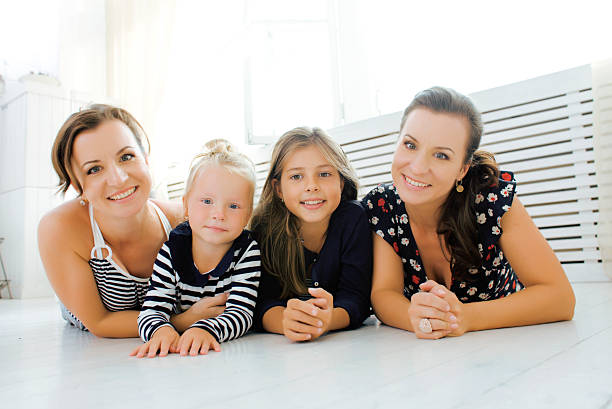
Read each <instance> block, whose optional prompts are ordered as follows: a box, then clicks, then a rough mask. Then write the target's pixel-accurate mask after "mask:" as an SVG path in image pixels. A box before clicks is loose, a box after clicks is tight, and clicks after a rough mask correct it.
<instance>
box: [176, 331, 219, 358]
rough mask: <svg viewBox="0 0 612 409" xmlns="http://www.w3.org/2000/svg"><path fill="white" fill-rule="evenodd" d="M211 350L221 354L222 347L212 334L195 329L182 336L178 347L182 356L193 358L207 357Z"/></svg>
mask: <svg viewBox="0 0 612 409" xmlns="http://www.w3.org/2000/svg"><path fill="white" fill-rule="evenodd" d="M211 349H214V350H215V352H221V346H220V345H219V343H218V342H217V340H216V339H215V337H213V336H212V335H211V334H210V332H208V331H206V330H204V329H202V328H195V327H194V328H189V329H188V330H187V331H185V332H184V333H183V335H181V338H180V339H179V341H178V346H177V351H178V352H179V354H181V356H186V355H187V354H189V355H191V356H197V355H198V354H200V355H206V354H208V351H209V350H211Z"/></svg>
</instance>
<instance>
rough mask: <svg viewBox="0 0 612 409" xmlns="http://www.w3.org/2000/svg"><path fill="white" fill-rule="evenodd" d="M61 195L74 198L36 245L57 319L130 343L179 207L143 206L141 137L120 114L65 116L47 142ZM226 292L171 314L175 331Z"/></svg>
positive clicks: (214, 310)
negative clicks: (58, 311) (58, 302)
mask: <svg viewBox="0 0 612 409" xmlns="http://www.w3.org/2000/svg"><path fill="white" fill-rule="evenodd" d="M51 158H52V161H53V167H54V168H55V171H56V173H57V175H58V177H59V186H60V191H61V192H62V193H65V192H66V191H67V190H68V188H69V187H70V186H72V187H73V188H74V189H75V190H76V191H77V192H78V194H79V197H78V198H76V199H73V200H70V201H67V202H66V203H63V204H62V205H60V206H58V207H56V208H55V209H53V210H51V211H50V212H49V213H47V214H46V215H45V216H44V217H43V218H42V219H41V221H40V224H39V226H38V246H39V250H40V256H41V258H42V262H43V265H44V267H45V270H46V273H47V277H48V278H49V281H50V282H51V285H52V286H53V289H54V290H55V292H56V294H57V296H58V297H59V299H60V300H61V302H62V305H61V308H62V314H63V316H64V318H65V319H66V320H67V321H68V322H70V323H71V324H73V325H75V326H76V327H78V328H80V329H83V330H86V329H88V330H90V331H91V332H92V333H94V334H95V335H97V336H101V337H113V338H117V337H137V336H138V325H137V321H136V320H137V317H138V313H139V310H140V307H141V306H142V303H143V301H144V297H145V294H146V292H147V289H148V285H149V277H150V276H151V273H152V272H153V263H154V261H155V257H156V256H157V252H158V251H159V249H160V247H161V246H162V244H163V243H164V242H165V241H166V240H167V239H168V234H169V233H170V230H171V229H172V228H173V227H175V226H176V225H177V224H178V223H179V222H180V221H182V219H183V212H182V207H181V205H180V204H179V203H169V202H161V201H157V200H151V199H150V198H149V195H150V193H151V185H152V183H151V174H150V172H149V164H148V140H147V136H146V134H145V132H144V130H143V129H142V127H141V126H140V124H139V123H138V121H136V119H135V118H134V117H133V116H132V115H131V114H130V113H129V112H127V111H125V110H124V109H121V108H116V107H113V106H109V105H92V106H90V107H88V108H87V109H84V110H81V111H79V112H76V113H74V114H72V115H71V116H70V117H69V118H68V119H67V120H66V122H65V123H64V125H63V126H62V128H61V129H60V131H59V132H58V135H57V137H56V139H55V142H54V144H53V148H52V152H51ZM225 299H226V297H225V296H218V297H212V298H209V299H205V300H202V301H201V303H197V304H196V305H194V307H192V308H191V309H189V310H188V311H186V312H184V313H182V314H179V315H176V316H175V317H173V321H172V323H173V325H175V326H176V327H177V328H179V329H180V330H181V331H182V330H184V329H186V328H187V327H189V325H191V324H192V323H194V322H195V321H197V320H198V319H200V318H207V317H208V316H216V315H218V314H219V313H220V312H221V311H222V310H223V307H222V305H223V304H225Z"/></svg>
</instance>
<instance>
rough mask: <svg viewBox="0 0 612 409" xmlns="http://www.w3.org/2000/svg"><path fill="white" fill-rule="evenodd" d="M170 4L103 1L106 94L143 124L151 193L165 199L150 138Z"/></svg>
mask: <svg viewBox="0 0 612 409" xmlns="http://www.w3.org/2000/svg"><path fill="white" fill-rule="evenodd" d="M175 12H176V3H175V0H106V33H107V34H106V64H107V70H106V72H107V78H106V81H107V94H108V96H109V97H110V98H111V100H113V101H115V102H116V103H117V104H119V105H121V106H122V107H124V108H126V109H127V110H128V111H129V112H130V113H132V114H133V115H134V116H135V117H136V119H138V121H139V122H140V123H141V124H142V125H143V127H144V129H145V131H146V132H147V134H148V136H149V139H150V141H151V158H150V162H151V166H152V171H153V175H154V194H155V195H156V196H157V197H160V196H161V197H165V195H166V189H165V183H164V177H165V175H166V173H167V163H166V161H165V160H164V157H163V152H160V151H159V150H156V148H155V147H156V145H160V144H156V140H159V138H162V137H171V135H159V134H158V133H157V132H156V131H157V126H158V121H157V118H158V114H159V109H160V104H161V101H162V98H163V95H164V91H165V84H166V77H167V74H168V62H169V58H170V55H171V51H172V46H173V31H174V22H175Z"/></svg>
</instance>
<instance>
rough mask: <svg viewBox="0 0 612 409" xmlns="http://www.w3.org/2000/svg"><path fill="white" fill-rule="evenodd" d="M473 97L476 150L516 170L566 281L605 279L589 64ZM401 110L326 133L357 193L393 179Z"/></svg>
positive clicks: (263, 164)
mask: <svg viewBox="0 0 612 409" xmlns="http://www.w3.org/2000/svg"><path fill="white" fill-rule="evenodd" d="M471 97H472V98H473V100H474V102H475V104H476V106H477V107H478V109H479V110H480V111H481V112H482V117H483V122H484V135H483V138H482V143H481V148H482V149H486V150H489V151H491V152H493V153H494V154H495V156H496V160H497V162H498V163H499V165H500V167H501V168H502V169H507V170H510V171H513V172H514V173H515V177H516V179H517V194H518V196H519V197H520V199H521V201H522V202H523V203H524V205H525V207H526V209H527V211H528V212H529V214H530V215H531V216H532V217H533V219H534V222H535V223H536V225H537V226H538V227H539V228H540V230H541V231H542V233H543V235H544V236H545V237H546V239H547V240H548V242H549V243H550V245H551V247H552V248H553V250H554V251H555V253H556V254H557V256H558V257H559V259H560V260H561V262H562V263H563V266H564V268H565V270H566V272H567V274H568V276H569V277H570V280H572V281H574V282H576V281H604V280H605V281H607V280H608V278H607V277H606V275H605V274H604V272H603V268H602V264H601V254H600V251H599V248H598V243H597V230H596V224H597V220H598V209H599V199H598V186H597V176H596V170H595V164H594V161H595V154H594V152H593V93H592V90H591V71H590V66H583V67H578V68H575V69H571V70H567V71H562V72H559V73H555V74H551V75H547V76H544V77H538V78H535V79H532V80H528V81H523V82H519V83H515V84H510V85H506V86H503V87H499V88H494V89H490V90H486V91H482V92H478V93H475V94H472V95H471ZM408 102H409V101H407V103H408ZM401 115H402V113H401V112H396V113H393V114H388V115H383V116H380V117H376V118H371V119H367V120H364V121H359V122H355V123H351V124H348V125H345V126H341V127H337V128H333V129H331V130H329V133H330V135H331V136H332V137H334V139H336V140H337V141H338V142H339V143H340V145H341V146H342V148H343V150H344V151H345V152H346V154H347V156H348V157H349V159H350V160H351V163H352V164H353V166H354V167H355V169H356V171H357V174H358V176H359V179H360V182H361V189H360V191H359V195H360V196H363V195H364V194H366V193H367V192H368V191H370V190H371V189H372V188H373V187H375V186H376V185H377V184H379V183H388V182H391V174H390V170H391V160H392V157H393V152H394V150H395V144H396V142H397V138H398V131H399V129H398V128H399V123H400V120H401ZM269 154H270V150H269V149H268V150H267V151H265V152H263V153H262V154H261V156H260V157H258V158H254V159H255V162H256V171H257V184H258V193H259V191H260V190H261V187H262V185H263V182H264V180H265V177H266V174H267V171H268V160H269ZM181 183H182V182H179V181H175V183H174V184H173V185H169V193H172V194H174V195H180V194H181V193H180V192H181V190H182V184H181ZM170 189H173V190H172V192H170Z"/></svg>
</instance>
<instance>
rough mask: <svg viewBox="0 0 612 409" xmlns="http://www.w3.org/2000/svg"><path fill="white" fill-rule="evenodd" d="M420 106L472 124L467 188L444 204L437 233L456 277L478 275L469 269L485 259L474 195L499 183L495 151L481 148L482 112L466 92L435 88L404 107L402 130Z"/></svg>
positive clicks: (419, 94) (466, 155) (467, 151)
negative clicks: (479, 238) (480, 248)
mask: <svg viewBox="0 0 612 409" xmlns="http://www.w3.org/2000/svg"><path fill="white" fill-rule="evenodd" d="M417 108H426V109H430V110H432V111H434V112H443V113H449V114H455V115H458V116H460V117H463V118H465V119H466V120H467V122H468V124H469V125H470V134H469V138H468V143H467V146H466V152H465V159H464V162H463V163H464V164H469V165H470V166H469V169H468V171H467V173H466V175H465V176H464V177H463V179H462V184H463V187H464V191H463V192H461V193H460V192H457V191H456V190H455V189H451V191H450V193H449V195H448V197H447V199H446V201H445V202H444V204H443V205H442V211H441V217H440V220H439V222H438V227H437V233H438V234H439V235H442V236H443V237H444V240H445V241H446V246H447V247H448V250H449V252H450V267H451V272H452V275H453V278H457V279H470V278H476V277H474V275H473V274H471V273H470V269H473V268H478V267H480V266H481V265H482V259H481V256H480V252H479V251H478V226H477V224H476V219H475V212H476V208H475V206H476V204H475V198H476V194H477V193H479V192H481V191H482V190H484V189H486V188H488V187H490V186H495V185H497V183H498V178H499V168H498V166H497V163H496V162H495V157H494V156H493V154H492V153H490V152H487V151H484V150H478V146H479V145H480V139H481V137H482V130H483V126H482V120H481V118H480V112H478V110H477V109H476V107H475V106H474V104H473V102H472V101H471V100H470V99H469V98H468V97H466V96H465V95H462V94H460V93H458V92H457V91H454V90H452V89H449V88H443V87H433V88H430V89H426V90H425V91H422V92H420V93H418V94H417V95H416V96H415V97H414V99H413V100H412V102H411V103H410V105H408V107H407V108H406V109H405V110H404V115H403V116H402V122H401V125H400V130H401V129H402V128H403V127H404V122H406V118H407V117H408V114H410V112H412V111H414V110H415V109H417ZM478 271H480V269H478Z"/></svg>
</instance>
